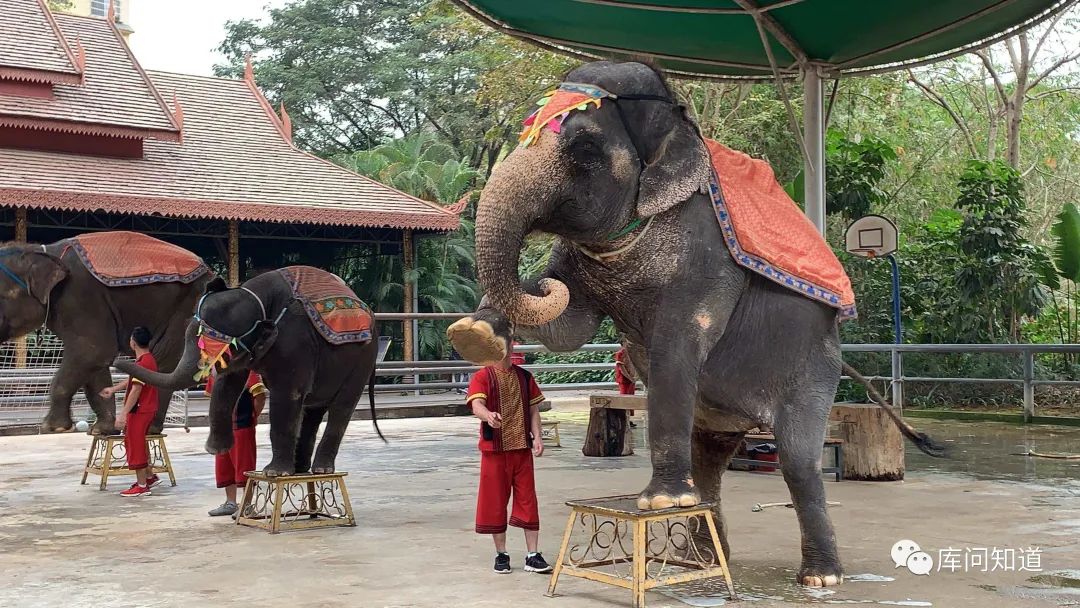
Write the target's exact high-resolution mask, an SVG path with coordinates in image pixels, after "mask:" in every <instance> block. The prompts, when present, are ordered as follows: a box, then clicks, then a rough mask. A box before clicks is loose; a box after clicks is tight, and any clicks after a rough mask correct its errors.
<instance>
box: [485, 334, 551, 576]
mask: <svg viewBox="0 0 1080 608" xmlns="http://www.w3.org/2000/svg"><path fill="white" fill-rule="evenodd" d="M512 351H513V349H512V345H508V348H507V349H506V356H505V357H504V358H503V360H502V361H499V362H498V363H497V364H495V365H491V366H488V367H485V368H484V369H482V370H480V371H478V372H476V374H474V375H473V378H472V381H471V382H469V395H468V397H466V403H468V404H470V405H471V406H472V411H473V414H474V415H475V416H476V417H477V418H479V419H480V420H481V424H480V491H479V493H478V495H477V499H476V532H477V533H478V534H491V535H492V538H493V539H494V541H495V551H496V554H495V568H494V570H495V572H496V573H498V574H508V573H509V572H510V571H511V568H510V554H509V553H507V552H506V527H507V513H506V506H507V503H508V502H509V501H510V499H511V495H513V509H512V511H511V512H510V519H509V524H510V525H511V526H514V527H516V528H522V529H523V530H524V531H525V545H526V547H527V548H528V555H526V557H525V571H526V572H540V573H545V572H551V566H550V565H548V563H547V562H546V561H545V560H544V556H543V555H541V554H540V553H539V552H538V551H537V543H538V539H539V536H540V512H539V509H538V507H537V504H536V482H535V480H534V478H533V456H541V455H542V454H543V453H544V444H543V442H542V441H541V439H540V409H539V406H540V403H541V402H543V401H544V395H543V393H541V392H540V387H539V386H537V384H536V380H535V379H534V378H533V377H532V374H530V373H529V372H527V371H525V370H524V369H522V368H520V367H518V366H517V365H514V364H513V363H512V357H513V355H512Z"/></svg>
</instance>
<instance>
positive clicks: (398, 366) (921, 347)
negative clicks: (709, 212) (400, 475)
mask: <svg viewBox="0 0 1080 608" xmlns="http://www.w3.org/2000/svg"><path fill="white" fill-rule="evenodd" d="M454 318H457V315H455V317H454ZM619 348H620V345H619V344H587V345H585V346H583V347H582V349H581V350H583V351H594V352H605V351H606V352H613V351H616V350H618V349H619ZM515 350H516V351H517V352H521V353H535V352H548V351H547V349H546V348H544V347H543V346H536V345H519V346H518V347H517V348H516V349H515ZM841 350H842V351H843V352H847V353H888V354H889V355H890V357H891V359H892V366H891V367H892V373H891V374H890V375H888V376H881V375H872V376H866V378H867V379H869V380H879V381H885V382H887V383H888V386H887V391H888V393H889V394H890V397H891V400H892V403H893V405H894V406H896V407H899V408H901V409H902V408H903V407H904V405H905V401H904V386H905V384H914V383H969V384H1001V385H1012V386H1021V387H1022V388H1023V405H1024V419H1025V420H1030V419H1031V418H1032V417H1033V416H1035V405H1036V404H1035V387H1037V386H1080V381H1076V380H1042V379H1038V378H1036V377H1035V356H1036V355H1041V354H1062V353H1069V354H1071V353H1080V344H844V345H841ZM904 353H936V354H1015V355H1019V356H1020V357H1021V369H1022V374H1021V377H1019V378H957V377H948V376H908V375H906V374H905V373H904ZM614 367H615V365H614V364H613V363H543V364H536V365H526V366H525V369H528V370H530V371H532V372H534V373H542V372H562V371H608V370H612V369H614ZM478 369H480V368H479V367H477V366H474V365H468V364H467V363H464V362H461V361H415V362H386V363H383V364H382V365H380V366H379V369H378V370H377V374H378V375H379V376H382V377H404V376H416V375H418V374H428V375H430V374H468V373H472V372H475V371H477V370H478ZM843 378H844V379H849V380H850V378H848V377H847V376H843ZM466 386H467V383H465V382H414V383H410V384H379V385H376V390H377V391H382V392H391V391H403V390H422V389H456V388H464V387H466ZM615 386H616V384H615V383H613V382H609V383H576V384H544V385H541V388H543V389H544V390H547V391H551V390H575V389H578V390H588V389H594V388H614V387H615Z"/></svg>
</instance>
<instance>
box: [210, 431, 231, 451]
mask: <svg viewBox="0 0 1080 608" xmlns="http://www.w3.org/2000/svg"><path fill="white" fill-rule="evenodd" d="M232 445H233V435H232V432H229V433H228V434H225V433H214V432H213V431H211V432H210V436H209V437H207V438H206V451H207V452H208V453H210V454H214V455H217V454H224V453H225V452H228V451H229V449H230V448H232Z"/></svg>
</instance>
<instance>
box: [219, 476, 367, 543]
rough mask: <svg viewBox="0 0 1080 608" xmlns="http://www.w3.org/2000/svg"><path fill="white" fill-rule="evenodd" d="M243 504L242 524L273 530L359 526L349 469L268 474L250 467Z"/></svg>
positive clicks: (241, 507)
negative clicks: (348, 481)
mask: <svg viewBox="0 0 1080 608" xmlns="http://www.w3.org/2000/svg"><path fill="white" fill-rule="evenodd" d="M244 475H247V478H248V479H247V485H246V486H245V487H244V499H243V500H242V501H241V504H240V511H239V513H240V516H239V517H237V518H236V523H237V524H238V525H241V526H252V527H255V528H262V529H264V530H267V531H268V532H270V533H271V534H277V533H278V532H280V531H282V530H303V529H306V528H323V527H328V526H355V525H356V518H355V517H353V510H352V503H351V502H349V492H348V490H346V489H345V476H346V475H348V473H327V474H324V475H312V474H304V475H285V476H281V477H267V476H266V475H265V474H263V473H262V472H261V471H248V472H247V473H244Z"/></svg>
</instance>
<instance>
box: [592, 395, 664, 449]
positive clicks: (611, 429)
mask: <svg viewBox="0 0 1080 608" xmlns="http://www.w3.org/2000/svg"><path fill="white" fill-rule="evenodd" d="M589 406H590V407H591V408H592V411H591V412H590V413H589V428H588V430H587V431H586V433H585V445H584V446H582V448H581V453H582V454H584V455H586V456H630V455H631V454H633V453H634V442H633V440H632V439H631V435H630V416H629V415H628V412H627V410H644V409H646V407H648V400H647V399H646V397H645V396H644V395H617V394H606V395H592V396H591V397H589Z"/></svg>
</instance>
